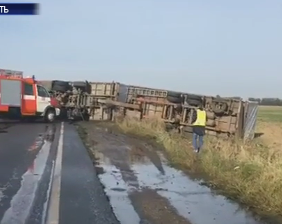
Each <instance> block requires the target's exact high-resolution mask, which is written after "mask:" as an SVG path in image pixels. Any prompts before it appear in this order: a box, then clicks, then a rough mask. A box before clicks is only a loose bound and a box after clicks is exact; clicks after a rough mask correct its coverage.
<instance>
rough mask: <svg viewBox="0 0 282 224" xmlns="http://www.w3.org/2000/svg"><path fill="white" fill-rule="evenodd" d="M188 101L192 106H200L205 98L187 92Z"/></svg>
mask: <svg viewBox="0 0 282 224" xmlns="http://www.w3.org/2000/svg"><path fill="white" fill-rule="evenodd" d="M185 98H186V101H185V102H186V103H187V104H189V105H191V106H199V105H200V104H202V103H203V99H202V97H201V96H198V95H194V94H186V95H185Z"/></svg>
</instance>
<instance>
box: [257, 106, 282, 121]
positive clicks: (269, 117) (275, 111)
mask: <svg viewBox="0 0 282 224" xmlns="http://www.w3.org/2000/svg"><path fill="white" fill-rule="evenodd" d="M258 120H260V121H264V122H282V107H279V106H260V107H259V111H258Z"/></svg>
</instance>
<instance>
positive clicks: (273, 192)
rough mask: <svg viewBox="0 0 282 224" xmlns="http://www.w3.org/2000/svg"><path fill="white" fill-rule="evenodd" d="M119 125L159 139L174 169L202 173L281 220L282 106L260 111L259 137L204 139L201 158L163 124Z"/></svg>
mask: <svg viewBox="0 0 282 224" xmlns="http://www.w3.org/2000/svg"><path fill="white" fill-rule="evenodd" d="M118 125H119V126H120V128H121V129H122V130H123V131H125V132H128V133H134V134H137V135H141V136H148V137H153V138H155V139H156V140H157V141H158V142H160V143H162V144H163V145H164V147H165V149H166V153H167V154H168V157H169V159H170V162H171V163H172V164H173V165H175V166H177V167H179V168H182V169H184V170H186V171H188V172H196V173H202V174H203V175H204V176H206V177H208V182H209V184H211V185H212V186H214V187H216V188H217V189H220V190H223V191H224V193H225V195H228V196H229V197H231V198H233V199H237V200H238V201H240V202H241V203H243V204H245V205H246V206H248V207H250V208H252V210H254V211H256V212H258V213H259V214H260V215H263V216H264V215H265V216H269V215H271V216H272V215H275V216H282V209H281V208H282V137H281V136H282V107H270V106H268V107H266V106H262V107H261V108H260V110H259V115H258V124H257V133H258V136H260V137H258V138H256V139H254V141H252V142H251V143H245V144H244V143H243V142H238V141H235V140H233V141H230V140H224V139H216V138H212V137H208V136H206V139H205V147H204V149H203V150H202V151H201V152H200V154H199V155H196V154H195V153H193V151H192V147H191V145H192V144H191V140H190V139H189V137H187V136H181V135H179V134H173V133H168V132H166V131H165V126H164V123H163V122H161V121H160V120H157V119H151V120H143V121H137V120H135V119H130V118H126V119H123V120H121V121H118Z"/></svg>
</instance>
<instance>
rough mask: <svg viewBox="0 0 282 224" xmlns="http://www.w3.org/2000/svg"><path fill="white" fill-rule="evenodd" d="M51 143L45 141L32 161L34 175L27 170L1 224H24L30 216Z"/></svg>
mask: <svg viewBox="0 0 282 224" xmlns="http://www.w3.org/2000/svg"><path fill="white" fill-rule="evenodd" d="M50 147H51V143H50V142H47V141H45V143H44V145H43V146H42V148H41V150H40V151H39V153H38V154H37V156H36V159H35V160H34V173H35V174H36V175H34V174H33V173H31V172H30V171H29V170H27V171H26V172H25V173H24V174H23V176H22V181H21V187H20V189H19V190H18V192H17V193H16V194H15V195H14V196H13V198H12V200H11V202H10V203H11V205H10V208H9V209H8V210H7V211H6V212H5V214H4V216H3V218H2V220H1V224H10V223H14V224H22V223H25V222H26V219H27V217H28V215H29V214H30V211H31V208H32V203H33V200H34V198H35V194H36V190H37V188H38V184H39V182H40V181H41V179H42V175H43V173H44V170H45V167H46V163H47V159H48V155H49V153H50Z"/></svg>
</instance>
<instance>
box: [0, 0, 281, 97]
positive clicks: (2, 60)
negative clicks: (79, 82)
mask: <svg viewBox="0 0 282 224" xmlns="http://www.w3.org/2000/svg"><path fill="white" fill-rule="evenodd" d="M5 2H15V1H7V0H6V1H5ZM18 2H24V1H18ZM40 3H41V12H40V15H38V16H2V17H1V18H0V40H1V42H0V43H1V54H0V68H7V69H15V70H22V71H24V72H25V74H31V75H33V74H34V75H35V76H36V77H37V79H70V80H74V79H87V80H89V81H113V80H114V81H119V82H122V83H126V84H135V85H136V84H137V85H144V86H149V87H158V88H168V89H172V90H180V91H185V92H191V93H201V94H212V95H215V94H220V95H223V96H234V95H239V96H243V97H247V96H256V97H262V96H269V97H271V96H273V97H276V96H277V97H281V98H282V1H281V0H267V1H266V0H233V1H232V0H230V1H226V0H213V1H211V0H193V1H190V0H170V1H168V0H100V1H97V0H79V1H78V0H42V1H40Z"/></svg>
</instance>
